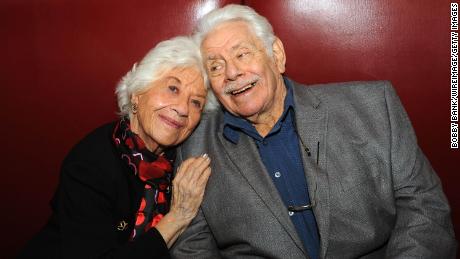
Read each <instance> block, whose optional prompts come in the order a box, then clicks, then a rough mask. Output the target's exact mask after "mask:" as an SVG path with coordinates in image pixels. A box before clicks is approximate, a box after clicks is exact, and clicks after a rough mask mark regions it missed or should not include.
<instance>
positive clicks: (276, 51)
mask: <svg viewBox="0 0 460 259" xmlns="http://www.w3.org/2000/svg"><path fill="white" fill-rule="evenodd" d="M273 59H274V61H275V66H276V68H277V69H278V71H279V72H280V74H282V73H284V71H285V70H286V53H285V52H284V46H283V42H281V40H280V39H279V38H278V37H276V36H275V41H274V42H273Z"/></svg>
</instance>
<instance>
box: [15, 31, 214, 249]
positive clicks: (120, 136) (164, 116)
mask: <svg viewBox="0 0 460 259" xmlns="http://www.w3.org/2000/svg"><path fill="white" fill-rule="evenodd" d="M206 85H207V79H206V75H205V73H204V71H203V69H202V61H201V56H200V53H199V48H198V47H197V46H196V45H195V44H194V42H193V41H192V40H191V39H190V38H187V37H177V38H174V39H172V40H168V41H164V42H161V43H159V44H158V45H157V46H156V47H155V48H154V49H152V50H151V51H150V52H149V53H148V54H147V55H146V56H145V57H144V59H143V60H142V61H141V62H140V64H139V65H138V66H134V68H133V69H132V71H130V72H128V73H127V75H126V76H125V77H124V78H123V79H122V80H121V82H120V83H119V85H118V86H117V89H116V94H117V96H118V105H119V109H120V114H121V119H120V120H118V121H116V122H114V123H110V124H108V125H105V126H102V127H100V128H98V129H96V130H95V131H93V132H92V133H91V134H89V135H88V136H87V137H85V138H84V139H83V140H82V141H81V142H80V143H78V144H77V145H76V146H75V147H74V148H73V149H72V151H71V152H70V154H69V155H68V156H67V158H66V159H65V160H64V162H63V165H62V171H61V178H60V183H59V187H58V190H57V192H56V194H55V196H54V198H53V200H52V202H51V205H52V209H53V214H52V216H51V219H50V220H49V222H48V224H47V225H46V226H45V228H44V229H43V230H42V231H41V232H40V233H39V234H38V235H37V236H36V237H35V238H34V239H33V240H32V241H31V242H30V243H29V244H28V246H27V247H26V248H25V249H24V250H23V253H22V254H21V256H22V257H27V258H29V257H39V258H55V257H59V258H61V257H62V258H100V257H102V258H105V257H110V258H112V257H114V258H117V257H123V258H136V257H144V258H163V257H164V258H168V257H169V252H168V248H169V247H170V246H171V245H172V244H173V243H174V241H175V240H176V239H177V237H178V236H179V235H180V234H181V233H182V232H183V231H184V229H185V228H186V227H187V226H188V224H189V223H190V222H191V220H192V219H193V218H194V217H195V215H196V213H197V211H198V207H199V205H200V203H201V200H202V197H203V193H204V189H205V186H206V183H207V180H208V177H209V175H210V173H211V169H210V159H209V157H207V155H205V154H204V155H202V156H201V157H195V158H190V159H188V160H186V161H184V162H183V163H182V164H181V165H180V167H179V168H178V169H177V171H176V174H175V176H174V179H173V175H172V172H173V170H172V162H173V160H174V155H175V151H174V147H175V146H176V145H178V144H180V143H181V142H183V141H184V140H185V139H186V138H187V137H188V136H190V134H191V133H192V131H193V130H194V128H195V127H196V126H197V124H198V122H199V120H200V116H201V112H202V111H203V109H204V108H205V105H206V108H209V104H206V100H207V88H206ZM172 179H173V180H172ZM173 187H174V188H173Z"/></svg>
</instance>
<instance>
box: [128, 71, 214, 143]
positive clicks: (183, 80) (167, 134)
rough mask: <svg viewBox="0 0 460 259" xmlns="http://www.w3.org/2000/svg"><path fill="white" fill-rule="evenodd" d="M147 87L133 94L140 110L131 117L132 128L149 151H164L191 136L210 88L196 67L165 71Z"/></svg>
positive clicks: (133, 98) (133, 100)
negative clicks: (206, 86) (207, 89)
mask: <svg viewBox="0 0 460 259" xmlns="http://www.w3.org/2000/svg"><path fill="white" fill-rule="evenodd" d="M148 89H149V90H147V91H146V92H142V93H138V94H134V95H133V96H132V99H131V102H132V103H133V104H136V106H137V112H136V113H135V114H133V116H132V118H131V130H132V131H133V132H135V133H136V134H137V135H139V137H140V138H141V139H142V140H143V141H144V142H145V144H146V146H147V148H148V149H149V150H150V151H152V152H161V150H162V149H163V148H165V147H169V146H175V145H177V144H180V143H181V142H182V141H184V140H185V139H186V138H187V137H188V136H190V134H191V133H192V131H193V130H194V129H195V127H196V126H197V124H198V122H199V120H200V117H201V112H202V110H203V107H204V105H205V103H206V94H207V91H206V88H205V86H204V81H203V78H202V76H201V74H200V72H199V71H198V69H196V68H193V67H190V68H174V69H171V70H169V71H166V72H164V73H163V74H162V76H161V77H160V79H158V80H157V81H155V82H153V83H152V84H151V85H150V88H148Z"/></svg>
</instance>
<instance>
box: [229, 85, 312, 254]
mask: <svg viewBox="0 0 460 259" xmlns="http://www.w3.org/2000/svg"><path fill="white" fill-rule="evenodd" d="M284 82H285V85H286V90H287V93H286V98H285V101H284V111H283V114H282V115H281V117H280V119H279V120H278V122H277V123H276V124H275V126H274V127H273V128H272V130H271V131H270V132H269V133H268V134H267V136H265V138H264V137H262V136H260V135H259V133H258V132H257V130H256V129H255V127H254V126H253V125H252V124H251V123H249V122H248V121H246V120H244V119H242V118H239V117H236V116H233V115H232V114H230V113H228V112H225V114H224V133H223V134H224V136H225V137H226V139H227V140H229V141H231V142H233V143H234V144H237V143H238V140H239V134H240V133H244V134H246V135H248V136H250V137H251V138H253V139H254V141H255V143H256V145H257V147H258V150H259V155H260V158H261V160H262V162H263V164H264V165H265V168H266V170H267V172H268V173H269V174H270V177H271V178H272V180H273V183H274V184H275V186H276V188H277V189H278V192H279V194H280V196H281V199H282V200H283V202H284V204H285V205H286V213H288V215H289V216H290V218H291V220H292V223H293V224H294V226H295V228H296V230H297V233H298V234H299V236H300V238H301V240H302V242H303V245H304V247H305V248H306V250H307V252H308V255H309V256H310V258H312V259H315V258H318V253H319V237H318V229H317V225H316V219H315V216H314V214H313V211H312V210H311V209H310V210H304V211H301V212H291V211H289V212H288V210H287V207H288V206H300V205H307V204H310V196H309V193H308V186H307V182H306V179H305V173H304V169H303V163H302V158H301V152H300V146H299V139H298V135H297V133H296V129H295V118H294V112H295V111H294V98H293V90H292V86H291V85H290V82H289V81H287V80H285V81H284ZM307 170H308V169H307Z"/></svg>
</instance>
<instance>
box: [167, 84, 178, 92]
mask: <svg viewBox="0 0 460 259" xmlns="http://www.w3.org/2000/svg"><path fill="white" fill-rule="evenodd" d="M168 88H169V90H170V91H171V92H174V93H177V92H178V91H179V89H178V88H177V86H174V85H170V86H168Z"/></svg>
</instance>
